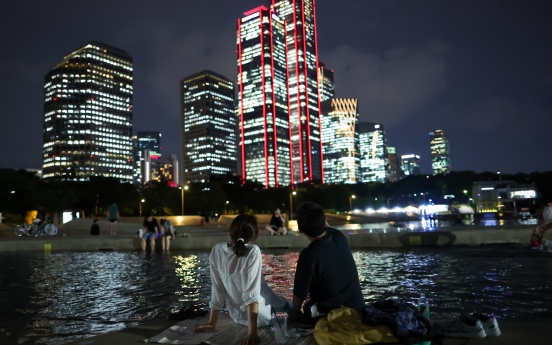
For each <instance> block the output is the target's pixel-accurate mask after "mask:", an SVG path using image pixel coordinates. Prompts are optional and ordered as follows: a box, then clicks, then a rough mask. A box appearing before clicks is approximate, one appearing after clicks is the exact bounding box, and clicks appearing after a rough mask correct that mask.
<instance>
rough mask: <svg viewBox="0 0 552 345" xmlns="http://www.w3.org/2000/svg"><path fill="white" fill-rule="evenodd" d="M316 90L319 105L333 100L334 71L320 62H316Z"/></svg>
mask: <svg viewBox="0 0 552 345" xmlns="http://www.w3.org/2000/svg"><path fill="white" fill-rule="evenodd" d="M318 89H319V92H320V103H322V102H326V101H329V100H330V99H332V98H335V86H334V71H333V70H330V69H327V68H326V67H325V66H324V63H322V62H321V61H319V62H318ZM322 146H324V145H322Z"/></svg>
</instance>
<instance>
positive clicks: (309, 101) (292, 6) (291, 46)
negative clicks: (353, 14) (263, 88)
mask: <svg viewBox="0 0 552 345" xmlns="http://www.w3.org/2000/svg"><path fill="white" fill-rule="evenodd" d="M272 8H273V9H274V10H275V11H276V13H278V15H279V16H280V18H282V19H284V20H285V22H286V27H285V32H286V33H285V42H286V47H287V70H288V79H287V89H288V103H289V126H290V132H291V148H292V150H291V161H292V165H291V176H292V181H291V183H300V182H305V181H312V180H322V181H323V180H324V172H323V167H322V160H323V158H322V154H323V153H322V142H321V140H320V139H321V131H322V129H321V123H320V97H319V96H320V95H319V90H318V85H319V81H318V70H317V69H318V43H317V38H316V5H315V0H272Z"/></svg>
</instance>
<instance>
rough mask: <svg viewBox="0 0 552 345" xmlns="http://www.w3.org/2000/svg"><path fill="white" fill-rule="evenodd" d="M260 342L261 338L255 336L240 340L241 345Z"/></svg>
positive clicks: (251, 335)
mask: <svg viewBox="0 0 552 345" xmlns="http://www.w3.org/2000/svg"><path fill="white" fill-rule="evenodd" d="M260 342H261V338H259V336H258V335H257V333H255V334H249V335H248V336H247V337H246V338H245V339H244V340H242V342H241V345H253V344H258V343H260Z"/></svg>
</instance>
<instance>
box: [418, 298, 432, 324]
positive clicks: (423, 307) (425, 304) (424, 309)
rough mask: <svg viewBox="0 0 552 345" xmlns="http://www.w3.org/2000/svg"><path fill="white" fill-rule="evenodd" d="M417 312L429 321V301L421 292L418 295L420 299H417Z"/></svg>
mask: <svg viewBox="0 0 552 345" xmlns="http://www.w3.org/2000/svg"><path fill="white" fill-rule="evenodd" d="M418 310H419V311H420V313H422V315H423V316H425V317H426V318H427V319H428V320H429V317H430V315H431V313H430V311H429V301H428V300H427V297H426V296H425V293H423V292H422V293H421V294H420V298H418Z"/></svg>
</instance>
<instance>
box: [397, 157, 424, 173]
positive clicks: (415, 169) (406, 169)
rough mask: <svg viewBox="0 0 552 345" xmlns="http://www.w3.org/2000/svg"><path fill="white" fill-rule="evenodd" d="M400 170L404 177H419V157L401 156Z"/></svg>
mask: <svg viewBox="0 0 552 345" xmlns="http://www.w3.org/2000/svg"><path fill="white" fill-rule="evenodd" d="M401 169H402V171H403V174H404V176H412V175H420V174H421V171H420V156H418V155H414V154H408V155H402V156H401Z"/></svg>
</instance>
